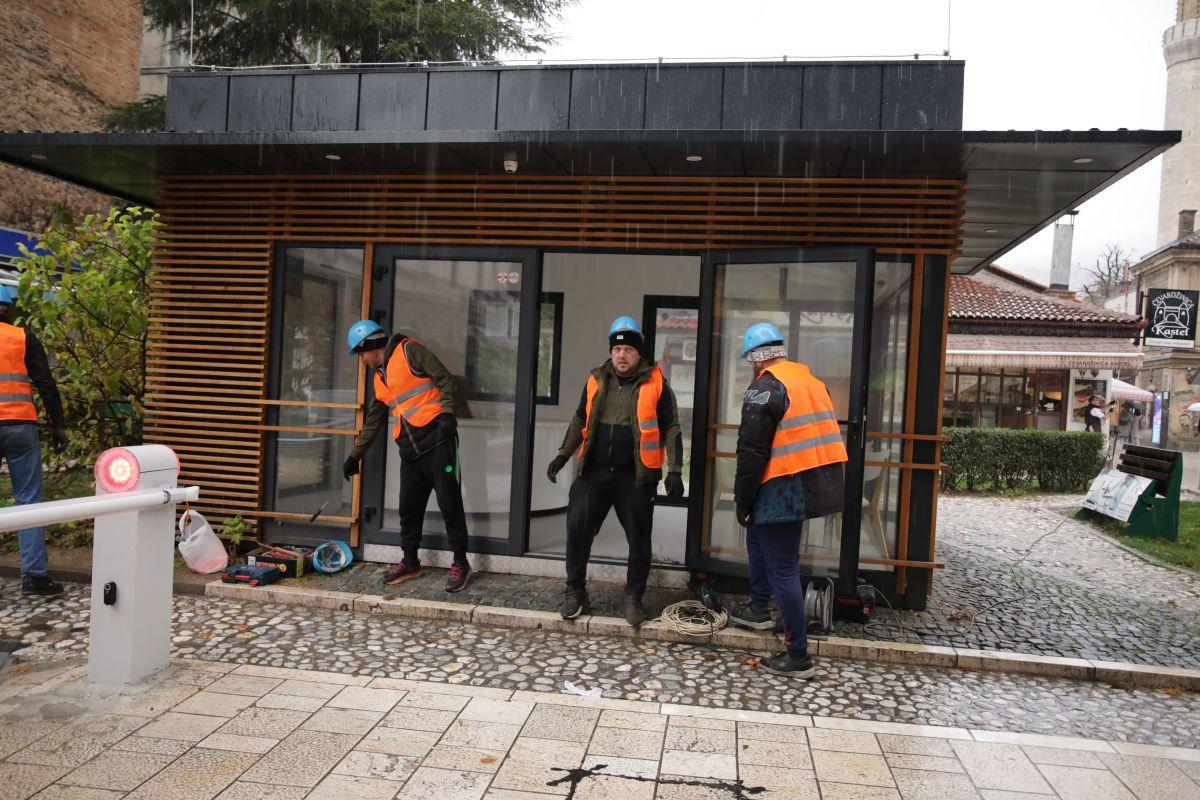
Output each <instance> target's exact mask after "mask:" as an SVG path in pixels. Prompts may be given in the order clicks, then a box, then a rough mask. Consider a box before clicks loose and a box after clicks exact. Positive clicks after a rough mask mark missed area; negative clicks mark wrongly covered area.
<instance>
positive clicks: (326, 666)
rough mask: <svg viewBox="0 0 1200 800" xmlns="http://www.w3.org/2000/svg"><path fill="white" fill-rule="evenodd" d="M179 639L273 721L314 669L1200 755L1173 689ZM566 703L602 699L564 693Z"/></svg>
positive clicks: (353, 636)
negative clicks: (1081, 739) (1106, 742)
mask: <svg viewBox="0 0 1200 800" xmlns="http://www.w3.org/2000/svg"><path fill="white" fill-rule="evenodd" d="M9 589H11V586H6V585H5V584H3V583H2V582H0V597H12V598H13V599H14V601H15V602H16V603H17V604H18V605H20V604H22V603H23V604H24V611H23V612H22V613H23V614H35V613H36V614H39V615H41V616H42V617H46V616H48V615H49V616H58V615H61V616H62V619H63V621H65V622H66V623H67V624H68V626H70V625H73V624H74V622H75V617H74V616H73V615H72V614H71V613H67V611H66V610H67V609H71V608H74V607H76V602H77V598H76V597H75V594H76V593H82V591H83V588H82V587H78V586H72V587H70V588H69V590H68V592H67V593H66V595H65V596H64V597H62V598H58V599H56V600H55V601H53V602H50V603H45V602H41V601H36V602H35V601H33V600H32V599H29V598H24V599H22V598H21V596H20V595H19V594H13V593H11V592H9V593H8V594H6V593H5V591H6V590H9ZM56 604H57V610H53V609H56ZM10 619H12V620H18V619H20V615H13V616H12V617H10ZM6 625H11V627H10V628H9V629H2V628H0V636H8V637H10V638H22V636H24V635H25V634H36V633H38V632H40V629H39V628H34V629H33V630H30V629H22V628H21V627H20V626H19V624H17V625H12V624H11V623H6ZM173 632H174V651H175V654H176V655H178V656H186V657H190V658H193V659H198V660H196V661H195V662H194V663H192V664H191V665H190V666H189V667H188V668H187V669H186V671H185V674H184V675H183V676H182V677H181V680H182V679H183V678H186V680H187V681H188V685H189V686H191V687H192V688H193V689H195V690H196V691H200V690H201V689H204V690H210V689H211V687H212V686H213V685H215V684H216V683H217V682H218V681H222V680H225V681H226V683H225V684H223V685H230V686H236V687H238V688H239V690H242V691H251V684H248V683H243V682H241V681H237V682H234V681H229V680H227V679H228V677H231V676H228V675H227V674H226V673H225V672H222V671H221V670H222V669H225V670H226V671H227V670H228V667H227V666H226V665H227V664H229V663H239V664H243V665H244V666H243V667H239V668H238V669H240V670H242V671H241V672H239V673H237V676H245V677H254V678H269V679H272V680H271V681H267V682H266V683H263V684H258V685H255V686H254V687H253V691H255V692H257V691H260V690H261V691H262V692H263V693H264V694H263V698H266V697H267V696H268V695H269V696H270V699H269V700H265V699H262V698H260V701H261V702H256V706H260V707H262V708H271V707H273V708H283V709H285V710H291V711H311V708H313V707H319V706H318V704H317V703H315V702H309V701H305V702H292V701H286V700H280V699H279V698H280V697H291V696H295V697H302V698H309V700H314V699H315V700H320V701H322V702H321V704H320V705H324V703H325V702H326V701H328V700H329V699H331V698H332V697H334V696H335V695H336V694H337V693H338V692H339V691H340V690H341V689H340V688H338V691H329V690H328V689H327V688H322V687H323V685H322V684H318V683H314V682H312V681H309V680H307V676H308V675H309V674H310V673H309V672H307V671H308V670H317V671H321V672H324V673H335V674H337V675H339V676H340V678H339V680H340V687H344V686H346V685H358V686H364V685H365V686H367V687H369V688H382V689H395V690H400V691H405V692H410V693H414V692H415V693H416V694H417V695H418V699H421V698H427V697H429V696H430V695H437V694H438V693H439V692H445V691H450V692H451V693H458V694H462V695H471V696H481V697H488V698H490V699H509V697H508V695H507V694H506V692H512V691H517V692H522V693H524V694H523V695H522V696H518V697H517V699H519V700H521V701H523V702H535V701H536V700H535V698H536V697H537V696H538V695H540V694H542V693H556V694H555V695H554V696H555V698H556V701H555V702H557V703H559V704H561V703H563V702H566V701H570V702H572V703H574V704H575V705H576V706H577V707H580V708H587V707H591V708H601V709H605V708H611V709H612V710H617V711H631V710H636V709H634V708H630V705H633V704H636V703H639V702H642V701H646V700H651V701H655V702H661V703H668V704H676V705H680V706H690V707H693V708H696V707H699V708H707V709H710V710H711V711H709V712H706V713H716V714H739V715H740V714H746V713H750V714H751V715H753V714H754V713H764V712H765V713H780V712H782V713H787V714H791V715H794V716H799V717H800V718H803V717H805V716H808V715H811V716H813V717H814V718H815V717H821V718H826V717H828V718H829V719H830V720H839V719H841V720H844V721H845V722H847V723H849V722H853V723H854V724H858V725H866V724H869V725H874V726H882V728H873V729H872V730H871V731H870V732H876V733H877V732H883V733H889V732H891V731H889V730H887V729H886V727H887V726H888V725H893V724H898V723H906V724H907V723H916V724H919V725H929V726H950V727H953V728H961V729H981V730H995V731H997V732H1013V731H1017V732H1025V733H1031V734H1039V735H1045V736H1085V737H1090V738H1103V739H1111V740H1119V741H1125V742H1130V743H1136V744H1148V745H1159V746H1183V747H1192V746H1196V745H1197V744H1198V743H1200V742H1198V739H1200V733H1198V731H1197V726H1196V724H1195V720H1196V719H1197V718H1200V696H1198V695H1196V694H1194V693H1190V692H1180V691H1178V690H1176V689H1173V688H1170V689H1153V688H1138V687H1130V686H1125V685H1118V686H1111V685H1107V684H1102V683H1090V682H1079V681H1072V680H1067V679H1061V678H1049V677H1044V676H1037V675H1017V674H1011V673H988V672H974V671H967V670H959V669H947V668H940V667H924V666H910V665H905V664H893V663H872V662H854V661H848V660H843V659H824V658H821V657H820V656H818V658H817V664H818V670H819V672H818V676H817V677H816V678H815V679H814V680H812V681H808V682H796V681H792V680H789V679H787V678H785V677H782V676H778V675H774V674H773V673H769V672H767V671H765V670H763V669H762V668H761V667H759V666H758V664H757V661H755V660H754V659H750V658H748V657H747V656H746V655H745V654H741V653H735V652H732V651H728V650H724V649H721V648H712V647H705V646H697V645H692V644H676V643H670V642H658V641H649V640H636V639H618V638H610V637H599V636H590V635H589V636H579V635H574V634H570V633H563V632H559V631H547V630H540V629H515V630H514V629H501V628H493V627H487V626H479V625H475V624H473V623H462V622H454V621H446V620H415V619H407V618H402V617H382V616H378V615H371V614H366V613H359V612H353V611H333V610H329V609H311V608H305V607H302V606H284V605H279V604H265V605H264V604H250V603H241V602H237V601H231V600H216V599H211V598H210V599H203V598H190V597H177V598H176V599H175V622H174V628H173ZM86 645H87V642H86V637H83V636H78V637H73V638H65V639H63V640H61V641H59V642H56V643H55V644H54V646H53V647H50V648H46V647H45V646H44V645H38V644H37V640H34V642H33V643H32V646H31V647H29V648H27V649H26V650H21V651H18V653H19V654H24V655H23V656H22V658H27V659H47V658H49V659H53V658H62V657H68V656H71V655H76V656H81V655H83V654H84V653H85V652H86ZM201 665H208V667H207V668H205V669H202V668H201ZM20 666H21V667H22V668H25V669H28V668H29V667H30V666H31V665H20ZM39 666H41V665H39ZM69 672H70V670H69V669H62V670H59V671H58V672H57V673H56V674H55V676H54V677H53V678H51V679H50V680H51V681H55V680H56V681H60V682H61V681H69V680H71V679H72V677H71V676H70V675H69ZM237 676H233V677H237ZM10 680H21V677H20V676H18V677H17V678H15V679H10ZM7 686H8V682H6V683H5V684H0V713H3V712H4V709H5V708H6V707H10V706H11V704H12V697H13V696H15V695H13V694H11V692H13V691H18V692H19V691H23V689H18V690H10V689H8V688H7ZM18 686H19V684H18ZM243 687H244V688H243ZM421 687H427V688H421ZM571 687H574V688H571ZM418 689H419V690H420V691H417V690H418ZM570 691H583V692H588V693H598V694H600V697H582V696H580V697H577V696H575V695H571V694H565V693H567V692H570ZM243 696H246V695H244V694H243ZM6 697H7V699H5V698H6ZM185 699H186V698H181V699H180V700H179V701H178V702H183V701H184V700H185ZM421 702H422V706H417V707H413V708H411V709H409V708H407V707H406V709H405V711H404V716H405V718H406V719H409V720H416V721H419V722H420V723H421V725H422V729H423V730H427V731H430V732H436V733H438V734H441V733H445V731H446V729H447V727H448V726H449V725H450V723H451V721H452V720H453V719H454V718H455V716H456V715H457V713H458V712H459V711H461V709H459V708H453V707H452V708H445V709H443V708H442V706H441V705H439V704H438V703H436V702H434V701H432V700H428V699H425V700H421ZM401 703H402V704H404V703H405V701H403V700H402V701H401ZM423 706H432V707H431V708H426V707H423ZM327 716H328V715H327ZM399 716H401V715H400V713H399V712H398V711H397V710H393V711H391V712H389V713H388V714H387V715H385V716H384V718H383V720H382V722H380V723H379V724H381V725H383V726H384V727H392V726H394V724H395V721H396V717H399ZM750 719H751V720H752V716H751V718H750ZM735 721H736V720H735ZM195 724H196V725H197V726H198V725H199V724H200V723H195ZM407 724H410V725H412V724H415V723H414V722H408V723H407ZM211 733H213V731H201V730H198V729H197V730H195V731H194V733H193V734H192V735H194V736H195V737H196V738H195V739H194V741H201V740H202V739H203V738H204V737H206V736H208V735H211ZM175 735H178V734H175ZM154 738H163V739H166V738H169V736H167V737H158V736H156V737H154ZM269 738H277V737H269ZM152 752H154V751H152Z"/></svg>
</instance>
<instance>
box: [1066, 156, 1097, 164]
mask: <svg viewBox="0 0 1200 800" xmlns="http://www.w3.org/2000/svg"><path fill="white" fill-rule="evenodd" d="M1095 160H1096V159H1094V158H1088V157H1087V156H1082V157H1081V158H1077V159H1075V160H1073V161H1072V162H1071V163H1072V164H1090V163H1092V162H1093V161H1095Z"/></svg>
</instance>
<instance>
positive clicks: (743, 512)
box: [733, 506, 754, 528]
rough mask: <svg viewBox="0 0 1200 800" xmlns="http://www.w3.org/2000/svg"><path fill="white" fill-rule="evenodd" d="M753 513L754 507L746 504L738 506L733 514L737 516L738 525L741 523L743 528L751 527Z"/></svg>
mask: <svg viewBox="0 0 1200 800" xmlns="http://www.w3.org/2000/svg"><path fill="white" fill-rule="evenodd" d="M753 514H754V509H752V508H748V507H746V506H738V507H737V508H736V509H734V512H733V515H734V516H735V517H737V521H738V525H741V526H742V527H743V528H749V527H750V517H751V515H753Z"/></svg>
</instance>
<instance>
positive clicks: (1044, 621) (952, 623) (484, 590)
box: [311, 495, 1200, 667]
mask: <svg viewBox="0 0 1200 800" xmlns="http://www.w3.org/2000/svg"><path fill="white" fill-rule="evenodd" d="M1078 504H1079V498H1078V497H1077V496H1068V495H1053V496H1045V495H1043V496H1038V497H1033V498H1024V499H1009V498H994V497H992V498H988V497H968V496H962V495H955V496H950V497H945V498H943V499H942V500H941V502H940V504H939V506H938V526H939V530H938V542H937V551H938V558H939V559H940V560H941V561H943V562H944V563H945V564H946V567H945V569H942V570H938V572H937V574H936V575H935V576H934V591H933V594H932V596H931V597H930V601H929V606H928V608H927V609H926V611H924V612H919V613H914V612H909V611H900V612H898V613H893V612H891V611H890V610H889V609H888V608H886V607H885V606H883V605H882V604H881V605H880V607H879V608H878V609H877V613H876V620H877V622H876V623H875V624H873V625H870V626H866V627H864V626H863V625H860V624H855V623H850V622H844V621H839V622H837V623H836V624H835V626H834V630H833V631H832V633H833V634H834V635H836V636H845V637H850V638H858V639H884V640H889V641H907V642H915V643H920V644H934V645H947V646H952V647H966V648H976V649H983V650H1011V651H1016V652H1023V653H1036V654H1039V655H1057V656H1067V657H1073V658H1092V659H1099V660H1108V661H1132V662H1137V663H1145V664H1160V665H1167V666H1183V667H1194V666H1196V665H1197V664H1200V621H1198V620H1200V576H1197V575H1194V574H1186V573H1183V572H1180V571H1176V570H1171V569H1166V568H1163V567H1159V566H1156V565H1154V564H1151V563H1148V562H1146V561H1145V560H1143V559H1141V558H1139V557H1137V556H1135V555H1132V554H1130V553H1129V552H1127V551H1125V550H1123V549H1122V548H1120V547H1117V546H1116V545H1115V544H1113V543H1112V541H1110V540H1109V539H1107V538H1105V537H1103V536H1101V535H1100V534H1099V533H1097V532H1096V531H1095V530H1094V529H1093V528H1091V527H1090V526H1088V525H1086V524H1084V523H1081V522H1076V521H1075V520H1073V519H1069V518H1067V517H1066V516H1064V514H1063V513H1062V512H1061V509H1063V508H1077V507H1078ZM1031 548H1032V549H1031ZM383 570H384V567H383V566H381V565H375V564H360V565H357V566H356V567H355V568H354V569H351V570H349V571H347V572H344V573H342V574H339V575H334V576H322V577H315V578H313V579H311V580H312V582H313V585H315V586H319V587H320V588H323V589H332V590H336V591H346V592H353V593H367V594H384V595H398V596H405V597H417V598H422V599H427V600H443V601H449V602H459V603H468V604H473V605H474V604H480V605H499V606H509V607H513V608H530V609H539V610H543V611H554V610H557V608H558V604H559V602H560V601H561V599H562V581H561V580H560V579H557V578H534V577H529V576H521V575H491V574H479V575H477V576H476V578H475V579H474V581H473V582H472V584H471V585H470V586H469V587H468V589H467V590H466V591H464V592H462V593H461V594H457V595H450V594H446V593H445V592H444V591H443V590H442V576H441V574H440V573H439V574H434V575H432V576H430V577H426V578H424V579H422V580H418V581H411V582H408V583H405V584H403V585H401V586H399V587H385V586H383V585H382V583H381V582H380V581H381V578H382V575H383ZM431 571H432V572H434V573H438V571H437V570H431ZM590 592H591V599H592V605H593V607H594V608H595V613H597V614H602V615H606V616H615V617H620V616H622V614H623V612H622V587H621V586H620V585H619V584H603V583H596V582H593V583H592V584H591V586H590ZM689 596H690V593H689V592H687V591H686V590H676V589H651V590H649V592H648V593H647V595H646V606H647V609H648V610H649V611H650V612H651V613H652V614H658V613H659V612H660V611H661V610H662V608H663V607H664V606H666V605H668V604H669V603H673V602H675V601H677V600H681V599H684V598H686V597H689ZM743 599H744V598H739V597H736V596H729V597H727V598H726V600H727V601H730V602H733V601H737V600H743Z"/></svg>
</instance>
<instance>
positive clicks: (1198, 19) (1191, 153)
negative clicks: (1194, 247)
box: [1157, 0, 1200, 246]
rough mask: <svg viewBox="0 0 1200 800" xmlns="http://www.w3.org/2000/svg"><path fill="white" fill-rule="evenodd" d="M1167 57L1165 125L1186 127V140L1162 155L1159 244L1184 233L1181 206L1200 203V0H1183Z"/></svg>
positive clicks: (1166, 39)
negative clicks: (1181, 226) (1180, 213)
mask: <svg viewBox="0 0 1200 800" xmlns="http://www.w3.org/2000/svg"><path fill="white" fill-rule="evenodd" d="M1163 58H1164V59H1166V62H1167V113H1166V122H1165V125H1164V127H1166V129H1167V130H1179V131H1183V141H1181V142H1180V143H1179V144H1177V145H1175V146H1174V147H1172V148H1171V149H1170V150H1168V151H1167V152H1166V154H1164V155H1163V162H1162V183H1161V185H1160V188H1159V195H1158V242H1157V243H1158V245H1159V246H1162V245H1164V244H1167V243H1169V242H1173V241H1175V239H1177V238H1179V235H1180V229H1179V212H1180V211H1183V210H1185V209H1196V208H1200V0H1178V6H1177V9H1176V12H1175V24H1174V25H1172V26H1171V27H1170V28H1167V30H1166V32H1165V33H1164V34H1163ZM1189 232H1190V231H1189Z"/></svg>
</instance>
